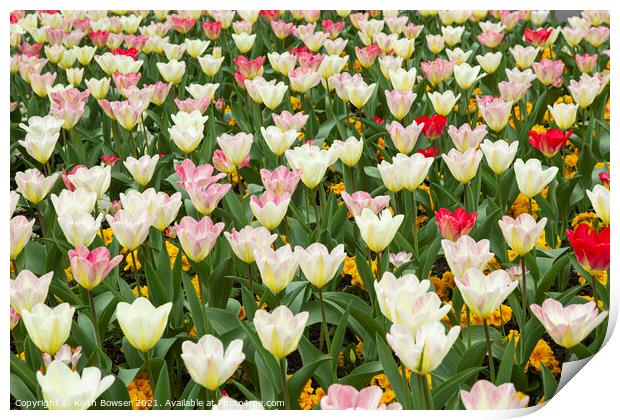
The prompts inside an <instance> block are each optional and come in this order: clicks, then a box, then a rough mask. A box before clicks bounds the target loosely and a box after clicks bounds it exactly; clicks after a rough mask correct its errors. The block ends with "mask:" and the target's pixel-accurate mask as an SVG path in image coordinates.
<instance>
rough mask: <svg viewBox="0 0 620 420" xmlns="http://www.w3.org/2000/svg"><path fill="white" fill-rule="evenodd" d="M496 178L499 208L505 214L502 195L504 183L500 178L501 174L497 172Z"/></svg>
mask: <svg viewBox="0 0 620 420" xmlns="http://www.w3.org/2000/svg"><path fill="white" fill-rule="evenodd" d="M495 179H496V180H497V200H498V201H499V209H500V213H501V214H504V200H503V197H502V183H501V181H500V178H499V174H495Z"/></svg>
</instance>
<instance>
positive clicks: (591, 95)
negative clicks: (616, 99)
mask: <svg viewBox="0 0 620 420" xmlns="http://www.w3.org/2000/svg"><path fill="white" fill-rule="evenodd" d="M600 88H601V81H600V80H599V79H598V78H597V77H590V76H588V75H582V76H581V78H580V79H579V81H576V80H571V81H570V85H569V86H568V90H569V91H570V94H571V95H572V97H573V99H574V100H575V102H576V103H577V105H579V107H580V108H582V109H585V108H587V107H589V106H590V105H592V102H594V100H595V99H596V97H597V96H598V94H599V91H600Z"/></svg>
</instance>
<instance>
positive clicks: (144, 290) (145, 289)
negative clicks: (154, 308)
mask: <svg viewBox="0 0 620 420" xmlns="http://www.w3.org/2000/svg"><path fill="white" fill-rule="evenodd" d="M131 291H132V292H133V295H134V296H136V297H137V296H140V294H139V293H138V286H136V287H134V288H133V289H132V290H131ZM140 292H141V293H142V296H144V297H149V288H148V287H147V286H141V287H140Z"/></svg>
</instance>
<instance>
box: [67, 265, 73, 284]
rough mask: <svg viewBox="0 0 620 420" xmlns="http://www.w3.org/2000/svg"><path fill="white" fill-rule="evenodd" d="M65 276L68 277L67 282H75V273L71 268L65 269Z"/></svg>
mask: <svg viewBox="0 0 620 420" xmlns="http://www.w3.org/2000/svg"><path fill="white" fill-rule="evenodd" d="M65 276H67V281H68V282H69V283H71V282H73V281H74V280H73V271H72V270H71V267H67V268H65Z"/></svg>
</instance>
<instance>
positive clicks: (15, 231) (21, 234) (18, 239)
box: [9, 215, 34, 261]
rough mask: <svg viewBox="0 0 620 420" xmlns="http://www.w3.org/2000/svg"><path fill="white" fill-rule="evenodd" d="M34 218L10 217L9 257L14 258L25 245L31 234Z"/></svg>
mask: <svg viewBox="0 0 620 420" xmlns="http://www.w3.org/2000/svg"><path fill="white" fill-rule="evenodd" d="M33 226H34V219H32V220H30V221H29V220H28V219H26V218H25V217H24V216H21V215H19V216H15V217H13V218H12V219H11V223H10V226H9V231H10V248H11V250H10V253H9V254H10V258H11V260H12V261H13V260H15V258H17V256H18V255H19V254H20V253H21V252H22V249H24V247H25V246H26V244H27V243H28V241H30V237H31V236H32V227H33Z"/></svg>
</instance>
